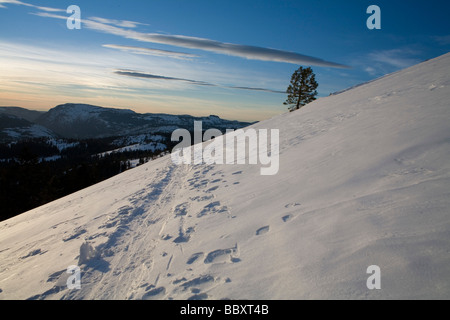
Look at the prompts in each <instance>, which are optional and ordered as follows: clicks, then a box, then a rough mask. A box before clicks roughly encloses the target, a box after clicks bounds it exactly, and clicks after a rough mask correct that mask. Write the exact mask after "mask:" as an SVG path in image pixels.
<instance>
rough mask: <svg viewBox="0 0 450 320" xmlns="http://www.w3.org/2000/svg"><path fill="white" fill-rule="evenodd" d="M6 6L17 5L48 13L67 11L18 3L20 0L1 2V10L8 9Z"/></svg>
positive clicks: (1, 0)
mask: <svg viewBox="0 0 450 320" xmlns="http://www.w3.org/2000/svg"><path fill="white" fill-rule="evenodd" d="M4 4H16V5H21V6H26V7H31V8H36V9H39V10H42V11H47V12H66V10H63V9H58V8H50V7H41V6H35V5H34V4H31V3H26V2H22V1H18V0H0V8H7V7H6V6H5V5H4Z"/></svg>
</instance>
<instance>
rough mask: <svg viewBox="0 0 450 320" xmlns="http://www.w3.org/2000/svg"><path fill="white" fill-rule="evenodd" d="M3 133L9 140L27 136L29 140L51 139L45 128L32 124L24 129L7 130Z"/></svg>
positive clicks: (49, 132)
mask: <svg viewBox="0 0 450 320" xmlns="http://www.w3.org/2000/svg"><path fill="white" fill-rule="evenodd" d="M3 132H4V133H6V134H7V135H9V136H10V137H11V138H19V137H23V136H27V137H30V138H53V136H54V135H53V133H52V132H51V131H50V130H48V129H47V128H45V127H43V126H40V125H37V124H33V125H31V126H29V127H24V128H9V129H4V130H3Z"/></svg>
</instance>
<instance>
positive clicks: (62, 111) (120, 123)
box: [0, 103, 251, 141]
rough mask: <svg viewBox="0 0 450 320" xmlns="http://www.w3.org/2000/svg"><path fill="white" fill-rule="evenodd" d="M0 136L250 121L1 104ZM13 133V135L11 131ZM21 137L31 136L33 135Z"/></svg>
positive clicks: (69, 135) (82, 135)
mask: <svg viewBox="0 0 450 320" xmlns="http://www.w3.org/2000/svg"><path fill="white" fill-rule="evenodd" d="M0 116H1V118H0V119H1V120H0V121H1V124H2V125H1V126H0V130H1V132H0V137H1V139H2V140H3V141H5V140H16V139H18V138H20V132H28V133H30V132H32V131H30V130H29V128H31V127H33V126H35V125H39V128H41V129H42V128H45V129H46V130H44V131H45V134H44V133H37V135H36V137H42V136H53V137H60V138H66V139H91V138H105V137H112V136H125V135H136V134H143V133H156V132H166V133H168V132H171V131H173V130H175V129H178V128H184V129H188V130H189V129H193V125H194V121H202V122H203V128H204V129H209V128H217V129H221V130H225V129H238V128H242V127H246V126H248V125H250V124H251V123H248V122H240V121H236V120H224V119H221V118H219V117H218V116H214V115H210V116H208V117H194V116H191V115H171V114H160V113H159V114H152V113H145V114H140V113H136V112H134V111H132V110H129V109H115V108H104V107H99V106H93V105H89V104H75V103H67V104H63V105H58V106H56V107H55V108H52V109H50V110H49V111H47V112H39V111H34V110H28V109H24V108H18V107H0ZM11 132H13V134H11ZM23 137H26V138H27V137H32V134H28V135H24V136H23Z"/></svg>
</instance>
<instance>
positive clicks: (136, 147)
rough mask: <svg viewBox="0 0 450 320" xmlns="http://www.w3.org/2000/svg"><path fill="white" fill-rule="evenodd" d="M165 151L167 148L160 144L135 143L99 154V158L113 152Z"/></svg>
mask: <svg viewBox="0 0 450 320" xmlns="http://www.w3.org/2000/svg"><path fill="white" fill-rule="evenodd" d="M165 149H167V146H166V145H165V144H163V143H160V142H150V143H137V144H133V145H130V146H125V147H122V148H117V149H114V150H111V151H106V152H103V153H100V154H99V156H102V157H104V156H105V155H109V154H111V153H115V152H127V151H152V152H155V151H156V150H160V151H162V150H165Z"/></svg>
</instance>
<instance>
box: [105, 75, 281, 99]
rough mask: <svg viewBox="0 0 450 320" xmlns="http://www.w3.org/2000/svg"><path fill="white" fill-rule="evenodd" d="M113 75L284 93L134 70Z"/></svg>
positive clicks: (275, 91)
mask: <svg viewBox="0 0 450 320" xmlns="http://www.w3.org/2000/svg"><path fill="white" fill-rule="evenodd" d="M114 73H115V74H117V75H120V76H127V77H133V78H144V79H151V80H169V81H181V82H186V83H189V84H193V85H198V86H210V87H220V88H227V89H238V90H251V91H264V92H271V93H285V92H284V91H278V90H272V89H265V88H253V87H241V86H226V85H219V84H214V83H209V82H205V81H198V80H190V79H184V78H175V77H167V76H160V75H155V74H151V73H144V72H138V71H134V70H115V71H114Z"/></svg>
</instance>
